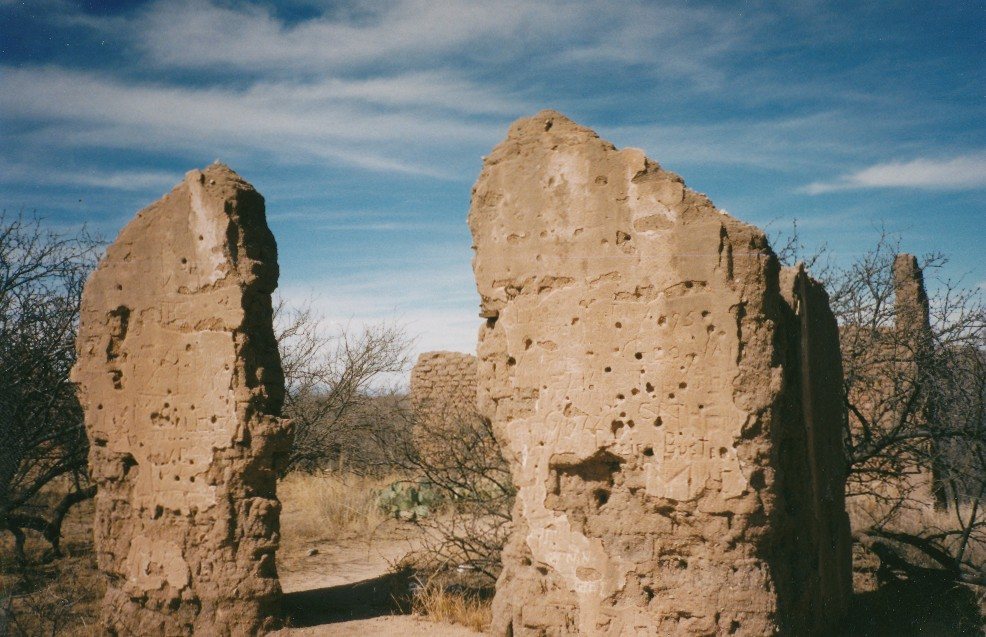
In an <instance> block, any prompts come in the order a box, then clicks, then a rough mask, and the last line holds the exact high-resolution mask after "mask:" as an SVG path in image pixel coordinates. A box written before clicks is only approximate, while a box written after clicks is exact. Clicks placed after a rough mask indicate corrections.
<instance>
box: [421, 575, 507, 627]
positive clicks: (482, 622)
mask: <svg viewBox="0 0 986 637" xmlns="http://www.w3.org/2000/svg"><path fill="white" fill-rule="evenodd" d="M413 588H414V591H413V595H412V597H411V611H412V612H414V613H417V614H419V615H423V616H424V617H426V618H428V619H430V620H432V621H435V622H443V623H450V624H460V625H462V626H466V627H468V628H471V629H473V630H475V631H477V632H483V631H485V630H486V629H487V628H489V626H490V622H491V621H492V620H493V611H492V607H491V599H490V597H489V595H486V594H483V593H482V592H481V591H476V590H469V589H466V588H463V587H457V586H454V585H452V586H450V585H449V584H448V583H447V581H445V578H443V577H442V576H441V575H440V574H432V575H429V576H424V577H423V578H421V577H420V576H419V577H418V578H417V579H415V580H414V582H413Z"/></svg>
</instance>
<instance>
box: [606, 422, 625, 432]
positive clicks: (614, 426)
mask: <svg viewBox="0 0 986 637" xmlns="http://www.w3.org/2000/svg"><path fill="white" fill-rule="evenodd" d="M609 429H610V431H612V432H613V434H614V435H616V434H618V433H619V432H620V430H621V429H623V421H622V420H614V421H613V422H611V423H610V424H609Z"/></svg>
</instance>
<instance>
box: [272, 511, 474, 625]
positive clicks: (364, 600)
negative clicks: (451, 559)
mask: <svg viewBox="0 0 986 637" xmlns="http://www.w3.org/2000/svg"><path fill="white" fill-rule="evenodd" d="M413 546H414V534H413V533H412V531H411V530H410V529H406V528H402V527H400V526H399V525H388V526H387V527H385V528H382V529H380V530H378V531H377V532H375V533H373V534H372V535H371V536H369V537H366V538H349V539H340V540H335V541H331V542H330V541H326V540H320V541H309V542H305V543H292V544H291V545H288V546H286V547H285V550H283V551H282V552H281V554H280V555H279V559H278V571H279V573H280V578H281V586H282V587H283V589H284V592H285V606H286V610H287V613H288V616H289V618H290V619H289V622H290V624H291V626H292V627H290V628H285V629H283V630H280V631H278V632H277V633H274V634H276V635H277V636H278V637H316V636H318V637H322V636H325V637H335V636H341V635H347V636H348V635H361V636H362V635H366V636H368V637H374V636H384V635H386V636H390V635H400V636H407V637H418V636H420V637H477V636H480V635H482V633H477V632H475V631H473V630H470V629H468V628H465V627H463V626H457V625H453V624H444V623H438V622H433V621H429V620H427V619H424V618H421V617H417V616H414V615H396V614H393V613H394V611H393V609H392V604H391V595H392V592H393V590H394V587H395V586H397V585H399V584H398V583H397V582H396V581H395V578H394V577H393V576H392V575H391V573H392V570H393V569H392V567H393V565H394V564H396V563H397V562H398V561H399V560H400V559H401V558H402V557H404V555H406V554H407V553H408V552H409V550H411V548H413ZM310 552H314V555H309V553H310Z"/></svg>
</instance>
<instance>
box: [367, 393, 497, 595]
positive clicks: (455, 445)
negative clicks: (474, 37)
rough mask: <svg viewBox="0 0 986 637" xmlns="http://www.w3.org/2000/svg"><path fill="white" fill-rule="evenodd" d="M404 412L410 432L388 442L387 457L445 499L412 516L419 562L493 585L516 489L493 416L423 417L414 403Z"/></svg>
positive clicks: (433, 568)
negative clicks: (420, 539) (419, 533)
mask: <svg viewBox="0 0 986 637" xmlns="http://www.w3.org/2000/svg"><path fill="white" fill-rule="evenodd" d="M400 417H401V418H402V419H403V421H404V422H405V423H406V424H405V426H404V429H406V430H409V431H412V432H413V436H412V437H411V438H406V437H405V438H403V439H401V440H399V441H394V440H388V441H386V449H387V453H388V455H389V457H390V462H391V463H392V464H393V465H394V466H397V467H400V468H402V469H403V470H404V471H405V472H406V473H407V474H408V475H409V476H411V477H412V479H415V480H418V481H419V482H421V483H423V484H425V485H427V486H428V487H429V488H430V489H431V490H433V491H434V492H436V493H437V494H438V495H439V497H440V499H441V502H442V503H443V505H442V506H441V507H440V508H438V510H437V511H435V512H434V513H432V514H430V515H426V516H423V517H416V518H415V520H414V521H415V524H417V525H418V526H420V527H421V528H422V530H423V531H424V533H423V536H424V544H423V547H422V550H421V551H419V555H418V559H419V562H421V563H422V564H426V565H427V567H428V568H429V569H430V570H448V569H455V570H457V571H459V572H460V573H467V574H475V575H478V576H479V582H478V587H480V588H482V587H488V586H490V585H492V583H493V582H495V581H496V578H497V576H498V575H499V573H500V568H501V562H500V554H501V551H502V550H503V545H504V543H505V542H506V539H507V534H508V532H509V524H510V512H511V508H512V506H513V499H514V488H513V483H512V482H511V476H510V469H509V467H508V466H507V464H506V462H505V461H504V459H503V456H502V454H501V452H500V446H499V443H498V442H497V440H496V438H495V436H494V435H493V429H492V426H491V424H490V422H489V420H487V419H485V418H482V417H480V416H479V415H476V414H474V415H472V416H467V417H462V416H459V417H450V418H435V417H431V418H425V417H423V416H422V415H420V414H418V413H416V412H415V411H414V410H411V409H403V410H401V412H400ZM395 442H396V443H397V444H395Z"/></svg>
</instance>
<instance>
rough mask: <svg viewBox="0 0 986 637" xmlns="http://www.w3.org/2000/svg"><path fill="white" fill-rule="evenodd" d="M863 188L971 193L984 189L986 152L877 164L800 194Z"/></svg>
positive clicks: (817, 183) (819, 182)
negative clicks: (968, 191) (972, 190)
mask: <svg viewBox="0 0 986 637" xmlns="http://www.w3.org/2000/svg"><path fill="white" fill-rule="evenodd" d="M865 188H918V189H922V190H971V189H976V188H986V152H982V153H975V154H970V155H960V156H958V157H952V158H949V159H913V160H910V161H895V162H886V163H882V164H876V165H874V166H870V167H868V168H864V169H862V170H859V171H856V172H854V173H849V174H847V175H843V176H842V177H840V178H838V179H836V180H833V181H816V182H813V183H810V184H808V185H807V186H805V187H804V188H802V191H803V192H805V193H807V194H809V195H820V194H824V193H828V192H838V191H842V190H860V189H865Z"/></svg>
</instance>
